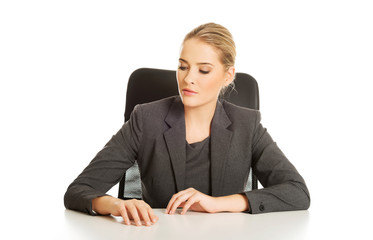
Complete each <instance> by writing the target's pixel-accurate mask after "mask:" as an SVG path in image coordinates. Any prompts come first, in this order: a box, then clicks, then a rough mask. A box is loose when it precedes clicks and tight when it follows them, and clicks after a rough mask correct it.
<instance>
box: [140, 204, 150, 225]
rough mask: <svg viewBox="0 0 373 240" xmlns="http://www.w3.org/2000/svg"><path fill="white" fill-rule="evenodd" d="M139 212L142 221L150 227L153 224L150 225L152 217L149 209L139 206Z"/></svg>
mask: <svg viewBox="0 0 373 240" xmlns="http://www.w3.org/2000/svg"><path fill="white" fill-rule="evenodd" d="M137 211H138V212H140V215H141V217H142V219H143V220H144V222H145V225H146V226H150V225H151V223H150V217H149V214H148V210H147V207H145V206H138V208H137Z"/></svg>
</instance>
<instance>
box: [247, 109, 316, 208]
mask: <svg viewBox="0 0 373 240" xmlns="http://www.w3.org/2000/svg"><path fill="white" fill-rule="evenodd" d="M252 144H253V145H252V169H253V173H254V174H255V175H256V176H257V178H258V180H259V181H260V183H261V184H262V185H263V187H264V188H262V189H256V190H253V191H249V192H245V195H246V196H247V198H248V200H249V205H250V212H251V213H253V214H256V213H265V212H276V211H290V210H305V209H308V208H309V206H310V195H309V192H308V189H307V186H306V183H305V181H304V179H303V178H302V176H301V175H300V174H299V173H298V171H297V170H296V168H295V167H294V166H293V165H292V164H291V163H290V162H289V160H288V159H287V158H286V156H285V155H284V154H283V153H282V152H281V150H280V149H279V147H278V146H277V144H276V143H275V142H274V141H273V140H272V138H271V136H270V135H269V133H268V132H267V130H266V129H265V128H263V126H262V124H261V123H260V112H258V114H257V118H256V121H255V131H254V136H253V141H252Z"/></svg>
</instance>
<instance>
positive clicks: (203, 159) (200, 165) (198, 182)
mask: <svg viewBox="0 0 373 240" xmlns="http://www.w3.org/2000/svg"><path fill="white" fill-rule="evenodd" d="M210 182H211V178H210V137H207V138H206V139H205V140H203V141H201V142H196V143H192V144H189V143H188V142H187V143H186V169H185V187H186V188H189V187H193V188H195V189H197V190H198V191H200V192H203V193H205V194H208V195H211V184H210Z"/></svg>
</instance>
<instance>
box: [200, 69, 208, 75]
mask: <svg viewBox="0 0 373 240" xmlns="http://www.w3.org/2000/svg"><path fill="white" fill-rule="evenodd" d="M199 72H200V73H202V74H208V73H210V71H203V70H199Z"/></svg>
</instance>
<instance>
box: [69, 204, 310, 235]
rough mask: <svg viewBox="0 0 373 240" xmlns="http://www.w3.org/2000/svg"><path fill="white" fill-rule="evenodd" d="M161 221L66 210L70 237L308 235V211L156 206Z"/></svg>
mask: <svg viewBox="0 0 373 240" xmlns="http://www.w3.org/2000/svg"><path fill="white" fill-rule="evenodd" d="M154 210H155V213H156V215H157V216H158V217H159V221H158V222H157V223H156V224H154V225H152V226H150V227H136V226H134V225H131V226H127V225H124V224H123V221H122V218H120V217H111V216H95V217H92V216H88V215H86V214H83V213H79V212H75V211H70V210H65V228H66V230H65V233H68V235H67V236H66V237H67V238H68V239H124V237H125V238H126V239H173V240H175V239H233V238H237V239H242V238H243V237H246V238H247V237H250V238H252V239H306V237H307V236H308V231H307V228H308V221H309V212H308V211H297V212H282V213H269V214H260V215H250V214H246V213H215V214H206V213H197V212H187V213H186V214H185V215H180V214H174V215H167V214H165V213H164V209H154Z"/></svg>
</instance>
